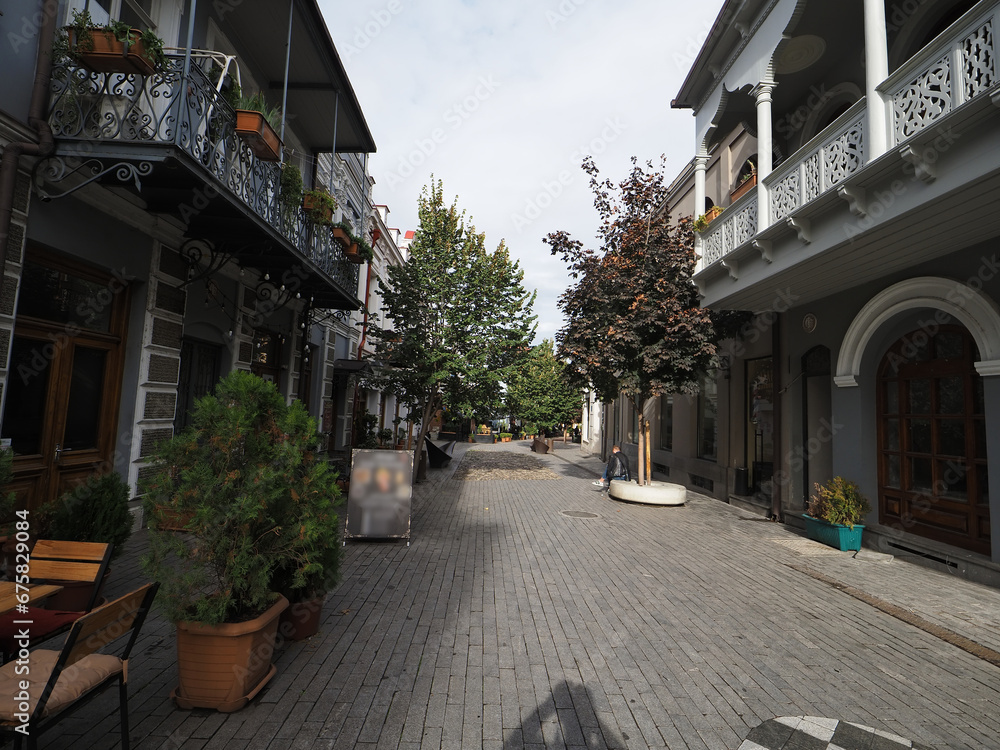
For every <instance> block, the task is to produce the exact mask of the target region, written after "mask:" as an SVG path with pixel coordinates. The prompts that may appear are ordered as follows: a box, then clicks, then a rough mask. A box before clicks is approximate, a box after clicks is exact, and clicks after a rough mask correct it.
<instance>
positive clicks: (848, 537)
mask: <svg viewBox="0 0 1000 750" xmlns="http://www.w3.org/2000/svg"><path fill="white" fill-rule="evenodd" d="M802 520H804V521H805V522H806V536H807V537H809V538H810V539H812V540H814V541H817V542H822V543H823V544H828V545H829V546H831V547H836V548H837V549H839V550H841V551H842V552H846V551H848V550H860V549H861V532H862V531H864V529H865V527H864V526H862V525H861V524H859V523H856V524H854V528H853V529H852V528H849V527H847V526H844V524H842V523H830V522H829V521H824V520H823V519H821V518H813V517H812V516H810V515H809V514H808V513H803V514H802Z"/></svg>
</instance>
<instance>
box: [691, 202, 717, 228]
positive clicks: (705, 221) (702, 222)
mask: <svg viewBox="0 0 1000 750" xmlns="http://www.w3.org/2000/svg"><path fill="white" fill-rule="evenodd" d="M712 211H714V212H715V217H713V218H718V216H719V214H721V213H722V211H723V208H722V206H712ZM711 223H712V222H711V221H710V220H709V218H708V212H705V213H703V214H702V215H701V216H699V217H698V218H697V219H695V220H694V224H692V225H691V228H692V229H694V231H696V232H704V231H705V230H706V229H708V225H709V224H711Z"/></svg>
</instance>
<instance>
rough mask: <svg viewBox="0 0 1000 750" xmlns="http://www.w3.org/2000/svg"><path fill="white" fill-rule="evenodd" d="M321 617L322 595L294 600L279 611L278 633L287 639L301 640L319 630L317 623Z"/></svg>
mask: <svg viewBox="0 0 1000 750" xmlns="http://www.w3.org/2000/svg"><path fill="white" fill-rule="evenodd" d="M322 619H323V597H322V596H319V597H317V598H315V599H309V600H308V601H304V602H295V603H294V604H290V605H288V609H286V610H285V611H284V612H282V613H281V618H280V619H279V621H278V633H280V634H281V637H282V638H284V639H286V640H289V641H301V640H305V639H306V638H309V637H310V636H313V635H316V633H318V632H319V623H320V621H321V620H322Z"/></svg>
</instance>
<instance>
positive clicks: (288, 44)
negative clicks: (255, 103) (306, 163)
mask: <svg viewBox="0 0 1000 750" xmlns="http://www.w3.org/2000/svg"><path fill="white" fill-rule="evenodd" d="M294 12H295V0H289V3H288V38H287V39H286V40H285V84H284V85H283V86H282V87H281V135H280V136H279V137H280V139H281V142H282V143H284V142H285V120H286V119H288V115H287V114H286V113H287V112H288V69H289V66H290V65H291V61H292V18H293V15H294ZM284 160H285V152H284V149H282V152H281V161H282V162H284Z"/></svg>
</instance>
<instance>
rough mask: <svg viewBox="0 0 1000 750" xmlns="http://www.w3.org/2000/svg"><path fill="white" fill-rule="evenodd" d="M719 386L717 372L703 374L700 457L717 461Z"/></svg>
mask: <svg viewBox="0 0 1000 750" xmlns="http://www.w3.org/2000/svg"><path fill="white" fill-rule="evenodd" d="M718 401H719V388H718V385H717V384H716V382H715V373H714V372H712V373H709V374H708V375H703V376H702V378H701V392H700V393H699V394H698V458H704V459H706V460H708V461H715V460H716V458H717V451H718V443H719V425H718V418H717V413H718Z"/></svg>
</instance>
